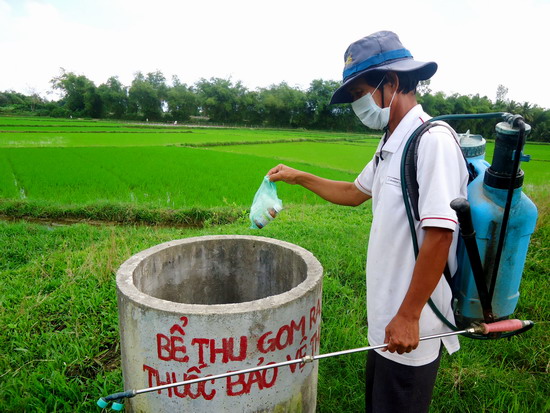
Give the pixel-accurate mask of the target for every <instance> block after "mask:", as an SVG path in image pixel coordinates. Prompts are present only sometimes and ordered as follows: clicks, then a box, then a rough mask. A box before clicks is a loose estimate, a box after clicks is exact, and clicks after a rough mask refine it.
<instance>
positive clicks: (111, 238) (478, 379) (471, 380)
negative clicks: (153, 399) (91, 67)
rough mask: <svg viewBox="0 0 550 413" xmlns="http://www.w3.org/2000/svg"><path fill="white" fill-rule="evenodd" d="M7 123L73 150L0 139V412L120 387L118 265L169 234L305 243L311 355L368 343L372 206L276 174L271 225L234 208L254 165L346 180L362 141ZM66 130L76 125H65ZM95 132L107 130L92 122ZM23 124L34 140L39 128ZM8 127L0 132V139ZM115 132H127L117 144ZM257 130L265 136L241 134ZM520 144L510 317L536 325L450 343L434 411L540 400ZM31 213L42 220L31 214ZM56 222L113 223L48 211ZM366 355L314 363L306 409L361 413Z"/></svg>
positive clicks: (88, 402) (537, 183)
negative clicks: (523, 255)
mask: <svg viewBox="0 0 550 413" xmlns="http://www.w3.org/2000/svg"><path fill="white" fill-rule="evenodd" d="M6 119H7V120H6ZM6 125H12V126H15V125H19V128H20V129H21V131H20V132H17V133H20V134H22V133H24V131H27V132H28V131H29V130H32V128H33V127H35V129H34V130H35V131H38V130H45V129H47V128H50V127H51V128H52V129H56V132H60V133H62V134H61V135H59V136H65V137H67V136H68V137H71V136H72V137H71V139H75V140H74V141H72V143H71V145H75V146H71V145H69V146H70V147H62V145H64V143H63V142H61V141H60V142H61V143H60V142H57V143H53V144H52V143H50V144H48V147H44V148H37V147H32V146H34V145H35V143H32V144H30V145H29V146H31V147H25V148H23V147H22V148H14V147H10V148H7V147H4V148H3V149H0V191H1V199H0V215H4V216H11V217H14V218H17V219H18V220H16V221H13V222H7V221H0V254H1V256H2V258H3V259H2V260H0V276H1V278H2V282H1V283H0V323H1V324H2V325H3V326H4V328H3V329H2V330H1V331H0V348H1V349H2V351H1V352H0V403H1V406H2V410H3V411H6V412H20V411H29V412H30V411H32V412H54V411H56V412H68V411H99V409H98V408H97V407H96V406H95V402H96V400H97V399H98V398H99V397H100V396H104V395H106V394H110V393H113V392H116V391H119V390H122V373H121V368H120V355H119V354H120V350H119V334H118V314H117V302H116V286H115V273H116V270H117V268H118V266H119V265H120V264H121V263H122V262H124V261H125V260H126V259H127V258H128V257H130V256H131V255H132V254H134V253H136V252H138V251H142V250H144V249H146V248H148V247H151V246H153V245H157V244H159V243H162V242H165V241H169V240H173V239H179V238H186V237H191V236H201V235H210V234H252V235H262V236H267V237H272V238H275V239H281V240H284V241H288V242H291V243H295V244H297V245H300V246H302V247H304V248H306V249H308V250H309V251H311V252H312V253H313V254H314V255H315V256H316V257H317V258H318V259H319V260H320V262H321V263H322V265H323V267H324V273H325V276H324V280H323V282H324V288H323V325H322V339H321V352H322V353H326V352H332V351H337V350H342V349H348V348H354V347H360V346H364V345H367V340H366V333H367V328H366V325H365V319H366V314H365V273H364V266H365V263H364V259H365V256H366V246H367V242H368V234H369V227H370V221H371V219H372V215H371V210H370V204H367V205H366V206H362V207H359V208H344V207H338V206H334V205H329V204H327V203H326V202H324V201H319V200H318V199H315V198H313V197H312V196H311V195H310V194H309V193H308V192H307V191H305V190H303V189H301V188H299V187H293V186H290V185H284V184H281V185H279V186H278V190H279V196H280V197H281V198H282V199H283V202H284V203H285V207H286V208H285V210H284V211H283V212H282V213H281V214H280V215H279V216H278V218H277V219H276V220H275V221H274V222H273V223H271V224H270V225H268V226H267V227H265V228H264V229H262V230H261V231H257V230H251V229H249V222H248V219H247V216H246V213H247V208H248V207H249V204H250V201H251V199H252V197H253V195H254V192H255V190H256V188H257V187H258V185H259V184H260V181H261V179H262V177H263V175H264V174H265V172H266V171H267V169H269V168H270V167H271V166H273V165H274V164H276V163H277V162H279V161H280V160H284V161H285V162H288V163H289V164H290V165H291V166H295V167H299V168H302V169H306V170H308V171H310V172H313V173H317V174H320V175H323V176H326V177H331V178H333V179H346V180H351V179H353V177H354V174H355V173H356V172H358V171H359V170H360V169H361V168H362V166H363V163H364V162H363V157H368V156H370V155H369V153H370V152H369V151H374V147H373V142H372V140H369V139H365V140H363V141H362V144H360V145H357V143H358V142H355V141H354V142H347V141H340V142H337V143H333V142H330V141H331V140H334V139H341V138H344V139H353V136H345V135H341V134H337V135H334V134H330V133H317V132H303V131H254V130H232V129H225V130H221V129H219V130H218V129H217V130H205V131H204V132H205V133H204V134H203V135H201V133H202V131H203V130H196V129H193V132H192V133H188V132H187V133H181V135H189V136H187V137H186V138H189V139H191V135H193V138H192V139H194V142H193V144H196V145H208V144H209V142H217V143H223V144H227V143H237V142H246V143H247V144H246V145H233V146H215V147H214V146H212V147H209V148H202V149H198V148H181V147H177V146H170V147H166V146H162V145H160V146H159V144H158V142H159V141H155V139H154V136H157V138H158V137H159V136H160V137H161V138H160V139H161V140H162V139H165V136H168V135H170V136H177V135H178V134H179V132H178V133H164V132H163V130H166V131H168V128H166V127H162V128H164V129H160V128H159V130H158V131H157V130H156V129H152V131H151V133H150V134H149V131H147V130H144V131H142V130H136V131H135V132H136V133H132V131H129V132H128V131H125V129H124V128H127V125H125V124H116V123H115V124H113V123H111V122H94V121H77V120H73V121H69V120H55V119H54V120H51V119H39V120H36V119H32V118H17V119H16V118H2V117H0V130H2V129H3V128H4V130H5V129H6V128H7V126H6ZM29 125H30V126H29ZM33 125H36V126H33ZM45 125H50V126H48V127H46V126H45ZM146 126H147V127H149V126H151V128H157V127H156V126H152V125H146ZM75 127H76V130H81V131H82V132H76V130H75V131H68V129H71V128H75ZM106 127H107V128H109V127H112V130H117V131H119V133H105V132H101V130H102V128H103V129H104V128H106ZM63 128H65V129H66V130H65V132H63ZM140 128H141V126H140ZM144 128H145V127H144ZM90 130H93V131H94V132H93V133H90ZM121 130H124V133H122V132H121ZM169 130H170V131H171V130H172V129H169ZM182 130H183V129H182ZM27 132H25V134H26V135H27V136H29V135H32V136H35V137H36V136H40V135H41V134H42V133H43V132H40V131H38V132H32V133H27ZM137 132H139V133H137ZM141 132H148V133H141ZM199 132H200V133H199ZM10 133H13V131H10V132H2V133H0V142H3V141H2V139H4V138H3V137H4V136H8V135H6V134H10ZM78 136H80V138H78ZM93 136H95V137H97V138H98V139H103V140H104V141H103V144H104V146H103V147H76V146H79V145H82V144H87V143H86V142H88V143H89V142H91V141H90V139H94V138H93ZM123 136H126V137H131V139H128V140H127V141H123V139H126V138H123ZM258 136H259V137H260V138H261V139H264V142H277V143H270V144H262V145H254V144H253V143H254V142H255V139H259V138H258ZM140 137H141V138H140ZM355 137H360V136H357V135H355ZM186 138H185V137H182V139H186ZM32 139H33V138H32V137H30V136H29V137H28V141H27V144H28V143H29V142H31V141H32ZM79 139H80V140H79ZM132 139H133V140H132ZM140 139H142V140H140ZM166 139H172V138H166ZM178 139H179V137H178ZM288 139H295V140H296V142H295V143H288V142H286V141H287V140H288ZM302 139H307V140H310V141H312V140H323V142H315V143H313V142H300V140H302ZM87 140H88V141H87ZM283 142H284V143H283ZM329 142H330V143H329ZM65 143H66V142H65ZM59 145H61V147H60V146H59ZM90 145H91V144H90ZM128 145H131V146H128ZM140 145H147V146H142V147H137V146H140ZM0 146H1V144H0ZM106 146H109V147H106ZM117 146H119V147H117ZM120 146H125V147H120ZM531 147H532V149H533V150H532V151H531V150H530V149H531ZM363 151H364V152H363ZM491 151H492V147H491V146H490V145H489V148H488V152H489V153H490V152H491ZM229 152H233V153H229ZM525 152H526V153H530V154H531V155H532V156H533V161H531V163H526V164H523V167H524V169H525V171H526V182H527V184H526V191H527V192H528V193H529V195H530V196H531V197H532V199H533V200H534V201H535V203H536V204H537V206H538V207H539V214H540V218H539V222H538V224H537V229H536V232H535V234H534V235H533V237H532V242H531V247H530V250H529V255H528V258H527V264H526V267H525V271H524V277H523V280H522V287H521V294H522V296H521V298H520V301H519V305H518V308H517V311H516V315H517V316H518V317H519V318H526V319H533V320H535V321H539V322H541V323H539V324H538V325H537V326H535V328H533V329H532V330H530V331H529V332H527V333H525V334H523V335H522V336H519V337H514V338H512V339H510V340H500V341H488V342H487V341H475V340H468V339H461V345H462V349H461V351H459V352H458V353H456V354H454V355H452V356H448V355H445V356H444V357H443V360H442V366H441V369H440V373H439V378H438V381H437V384H436V388H435V393H434V400H433V405H432V411H433V412H500V411H507V412H518V413H519V412H541V411H549V410H550V403H549V402H548V399H549V397H548V396H549V395H550V382H549V381H548V379H547V378H548V372H549V371H548V370H549V368H550V367H549V363H548V361H549V360H550V339H549V337H550V335H549V331H548V324H547V321H546V320H548V319H549V318H550V308H549V303H550V296H549V289H548V287H547V285H548V284H547V283H548V268H549V266H550V251H549V245H550V214H549V212H550V202H549V201H548V199H549V198H548V195H549V193H550V190H549V188H548V178H549V177H548V173H549V172H548V168H547V164H548V161H549V160H550V146H548V145H529V146H528V148H526V151H525ZM488 158H490V156H489V157H488ZM528 168H531V169H528ZM348 171H354V173H349V172H348ZM22 190H23V191H22ZM132 192H133V194H134V198H132V197H131V193H132ZM144 194H148V196H147V197H145V196H144ZM167 194H170V202H167V201H168V199H167ZM24 218H26V219H27V221H24V220H21V219H24ZM36 219H42V220H44V221H43V222H42V223H36V222H30V221H31V220H36ZM67 219H73V220H82V219H83V220H86V221H88V220H93V221H99V222H100V223H101V222H103V223H109V224H111V223H112V222H111V221H114V222H117V223H125V224H126V225H96V224H97V222H94V223H93V224H94V225H89V224H85V223H81V224H76V225H70V226H66V225H60V224H59V222H58V221H64V220H67ZM107 221H109V222H107ZM136 223H137V224H147V225H135V224H136ZM128 224H129V225H128ZM364 362H365V357H364V355H362V354H356V355H350V356H342V357H337V358H330V359H326V360H323V361H321V362H320V365H319V388H318V411H319V412H322V413H325V412H326V413H329V412H336V411H338V412H358V411H362V409H363V403H364V401H363V391H364V389H363V387H364V377H363V374H364Z"/></svg>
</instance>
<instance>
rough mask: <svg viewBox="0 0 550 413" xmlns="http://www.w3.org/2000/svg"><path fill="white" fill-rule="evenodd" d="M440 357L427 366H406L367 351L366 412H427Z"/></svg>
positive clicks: (374, 352) (372, 351)
mask: <svg viewBox="0 0 550 413" xmlns="http://www.w3.org/2000/svg"><path fill="white" fill-rule="evenodd" d="M440 360H441V350H440V351H439V356H438V358H437V359H436V360H435V361H433V362H432V363H430V364H426V365H424V366H418V367H413V366H405V365H403V364H399V363H396V362H394V361H391V360H388V359H387V358H384V357H382V356H381V355H379V354H378V353H377V352H376V351H374V350H369V352H368V354H367V378H366V392H365V405H366V412H367V413H425V412H427V411H428V409H429V407H430V402H431V400H432V392H433V388H434V385H435V379H436V377H437V370H438V369H439V362H440Z"/></svg>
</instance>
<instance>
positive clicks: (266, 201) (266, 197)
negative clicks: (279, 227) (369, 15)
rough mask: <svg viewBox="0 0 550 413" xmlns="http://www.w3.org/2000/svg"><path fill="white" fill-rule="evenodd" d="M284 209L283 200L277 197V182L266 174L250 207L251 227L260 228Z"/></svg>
mask: <svg viewBox="0 0 550 413" xmlns="http://www.w3.org/2000/svg"><path fill="white" fill-rule="evenodd" d="M282 210H283V201H281V200H280V199H279V198H278V197H277V187H276V186H275V182H271V181H270V180H269V178H268V177H267V176H266V177H264V180H263V181H262V184H261V185H260V188H258V191H257V192H256V195H254V200H253V201H252V207H250V222H251V223H252V226H251V227H250V228H254V229H260V228H263V227H265V226H266V225H267V224H269V223H270V222H271V221H273V219H274V218H275V217H276V216H277V214H278V213H279V212H281V211H282Z"/></svg>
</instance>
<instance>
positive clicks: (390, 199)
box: [355, 105, 468, 366]
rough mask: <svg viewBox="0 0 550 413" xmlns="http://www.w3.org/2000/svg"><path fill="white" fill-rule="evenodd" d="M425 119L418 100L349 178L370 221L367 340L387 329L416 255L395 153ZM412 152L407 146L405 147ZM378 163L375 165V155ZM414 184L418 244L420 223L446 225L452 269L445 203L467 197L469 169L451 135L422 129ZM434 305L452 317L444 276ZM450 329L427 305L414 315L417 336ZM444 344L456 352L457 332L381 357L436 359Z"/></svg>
mask: <svg viewBox="0 0 550 413" xmlns="http://www.w3.org/2000/svg"><path fill="white" fill-rule="evenodd" d="M428 119H430V116H428V115H427V114H426V113H425V112H424V111H423V110H422V107H421V106H420V105H417V106H415V107H414V108H412V109H411V110H410V111H409V112H408V113H407V115H405V117H404V118H403V119H402V120H401V122H400V123H399V125H398V126H397V128H396V129H395V131H394V132H393V133H392V134H391V136H390V138H389V139H388V141H387V142H386V143H385V144H383V140H381V141H380V144H379V145H378V149H377V151H376V154H375V157H374V158H373V160H371V161H370V162H369V164H368V165H367V166H366V167H365V169H363V171H362V172H361V174H360V175H359V176H358V177H357V179H356V180H355V185H356V186H357V188H358V189H359V190H360V191H362V192H364V193H365V194H367V195H371V196H372V211H373V220H372V225H371V230H370V238H369V246H368V252H367V270H366V271H367V314H368V339H369V344H370V345H378V344H383V343H384V337H385V328H386V326H387V325H388V323H389V322H390V321H391V320H392V318H393V317H394V316H395V314H396V313H397V310H398V309H399V307H400V306H401V303H402V302H403V299H404V297H405V295H406V293H407V290H408V288H409V285H410V282H411V278H412V274H413V269H414V266H415V263H416V261H415V256H414V250H413V245H412V241H411V235H410V229H409V224H408V220H407V215H406V211H405V206H404V203H403V195H402V192H401V178H400V176H401V175H400V170H401V155H402V153H403V149H404V146H405V143H406V141H407V139H408V138H409V137H410V135H411V134H412V133H413V132H414V130H415V129H416V128H417V127H418V126H420V125H421V124H422V123H424V122H425V121H426V120H428ZM411 150H412V149H411ZM377 156H378V157H379V162H378V165H375V159H376V157H377ZM417 168H418V169H417V181H418V184H419V202H418V209H419V212H420V222H416V234H417V238H418V244H419V247H421V245H422V242H423V240H424V229H423V228H426V227H441V228H448V229H450V230H452V231H454V233H453V243H452V245H451V248H450V251H449V266H450V270H451V273H454V271H455V270H456V258H455V250H456V242H457V234H458V231H457V218H456V214H455V212H454V211H453V210H452V209H451V207H450V206H449V204H450V203H451V201H452V200H453V199H455V198H458V197H464V198H466V197H467V192H466V185H467V183H468V172H467V169H466V165H465V162H464V158H463V157H462V154H461V152H460V147H459V145H458V144H457V142H456V140H455V138H454V137H453V135H452V134H451V132H450V131H449V130H448V129H447V128H445V127H443V126H435V127H433V128H431V129H430V130H429V131H428V132H426V133H425V134H424V135H423V136H422V138H421V141H420V145H419V148H418V163H417ZM431 298H432V300H433V302H434V303H435V305H436V306H437V308H438V309H439V310H440V311H441V313H442V314H443V315H445V316H446V318H447V319H448V320H450V321H451V322H454V317H453V313H452V309H451V298H452V294H451V289H450V287H449V285H448V283H447V281H446V280H445V277H444V276H442V277H441V280H440V282H439V284H438V285H437V287H436V288H435V290H434V292H433V294H432V296H431ZM446 331H449V328H448V327H446V326H445V325H444V324H443V322H442V321H441V320H439V318H438V317H437V316H436V315H435V313H434V312H433V311H432V309H431V308H430V307H429V305H428V304H426V306H425V307H424V309H423V310H422V314H421V317H420V336H421V337H422V336H426V335H431V334H437V333H441V332H446ZM441 341H442V342H443V344H444V345H445V347H446V349H447V351H448V352H449V353H453V352H455V351H457V350H458V349H459V347H460V346H459V343H458V338H457V337H456V336H452V337H447V338H444V339H442V340H439V339H434V340H427V341H421V342H420V344H419V346H418V348H417V349H416V350H413V351H412V352H410V353H406V354H402V355H399V354H397V353H390V352H388V351H386V352H381V351H379V350H378V351H379V354H381V355H382V356H384V357H386V358H388V359H390V360H393V361H396V362H398V363H401V364H405V365H409V366H421V365H424V364H428V363H430V362H432V361H434V360H435V359H436V358H437V356H438V354H439V349H440V342H441Z"/></svg>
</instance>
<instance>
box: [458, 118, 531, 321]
mask: <svg viewBox="0 0 550 413" xmlns="http://www.w3.org/2000/svg"><path fill="white" fill-rule="evenodd" d="M530 129H531V127H530V126H529V125H526V131H525V136H527V133H528V132H529V131H530ZM518 136H519V130H518V129H516V128H513V127H511V126H510V124H509V123H507V122H500V123H498V124H497V125H496V140H495V151H494V155H493V160H492V164H491V165H489V163H487V161H485V159H484V155H485V140H484V139H483V138H482V137H481V136H479V135H473V136H469V135H466V136H463V137H462V139H461V147H462V150H463V152H464V155H465V156H466V158H467V161H468V162H469V163H470V164H472V166H473V167H474V169H475V171H476V173H477V177H476V178H475V179H474V180H473V181H472V182H471V183H470V184H469V185H468V201H469V202H470V208H471V214H472V222H473V226H474V229H475V231H476V241H477V245H478V248H479V255H480V257H481V262H482V265H483V273H484V275H485V280H486V283H487V288H488V289H490V287H491V278H492V275H493V269H494V266H495V257H496V255H497V246H498V240H499V237H500V229H501V225H502V218H503V214H504V207H505V204H506V198H507V194H508V188H509V186H510V181H511V180H512V175H513V171H512V167H513V157H514V153H515V149H516V146H517V141H518ZM524 160H525V159H524ZM523 176H524V174H523V171H522V170H521V169H518V173H517V175H516V181H515V185H514V188H515V189H514V195H513V197H512V203H511V209H510V216H509V221H508V225H507V231H506V238H505V240H504V244H503V249H502V255H501V259H500V265H499V267H498V273H497V277H496V282H495V283H494V293H493V298H492V309H493V314H494V316H495V319H501V318H507V317H508V316H510V315H511V314H512V313H513V312H514V310H515V308H516V305H517V303H518V299H519V286H520V282H521V277H522V274H523V267H524V264H525V259H526V256H527V248H528V246H529V240H530V238H531V234H532V233H533V231H534V230H535V224H536V221H537V207H536V206H535V204H534V203H533V202H532V201H531V200H530V199H529V198H528V197H527V196H526V195H525V194H524V193H523V192H522V185H523ZM458 263H459V265H458V267H459V268H458V271H457V273H456V274H455V276H454V277H453V284H454V285H453V289H454V297H455V299H454V310H455V318H456V321H457V323H458V324H461V325H466V324H469V323H471V322H472V321H478V320H482V319H483V311H482V308H481V305H480V301H479V296H478V293H477V288H476V284H475V281H474V277H473V273H472V269H471V265H470V262H469V259H468V255H467V254H466V252H465V250H464V248H463V245H459V248H458Z"/></svg>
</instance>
